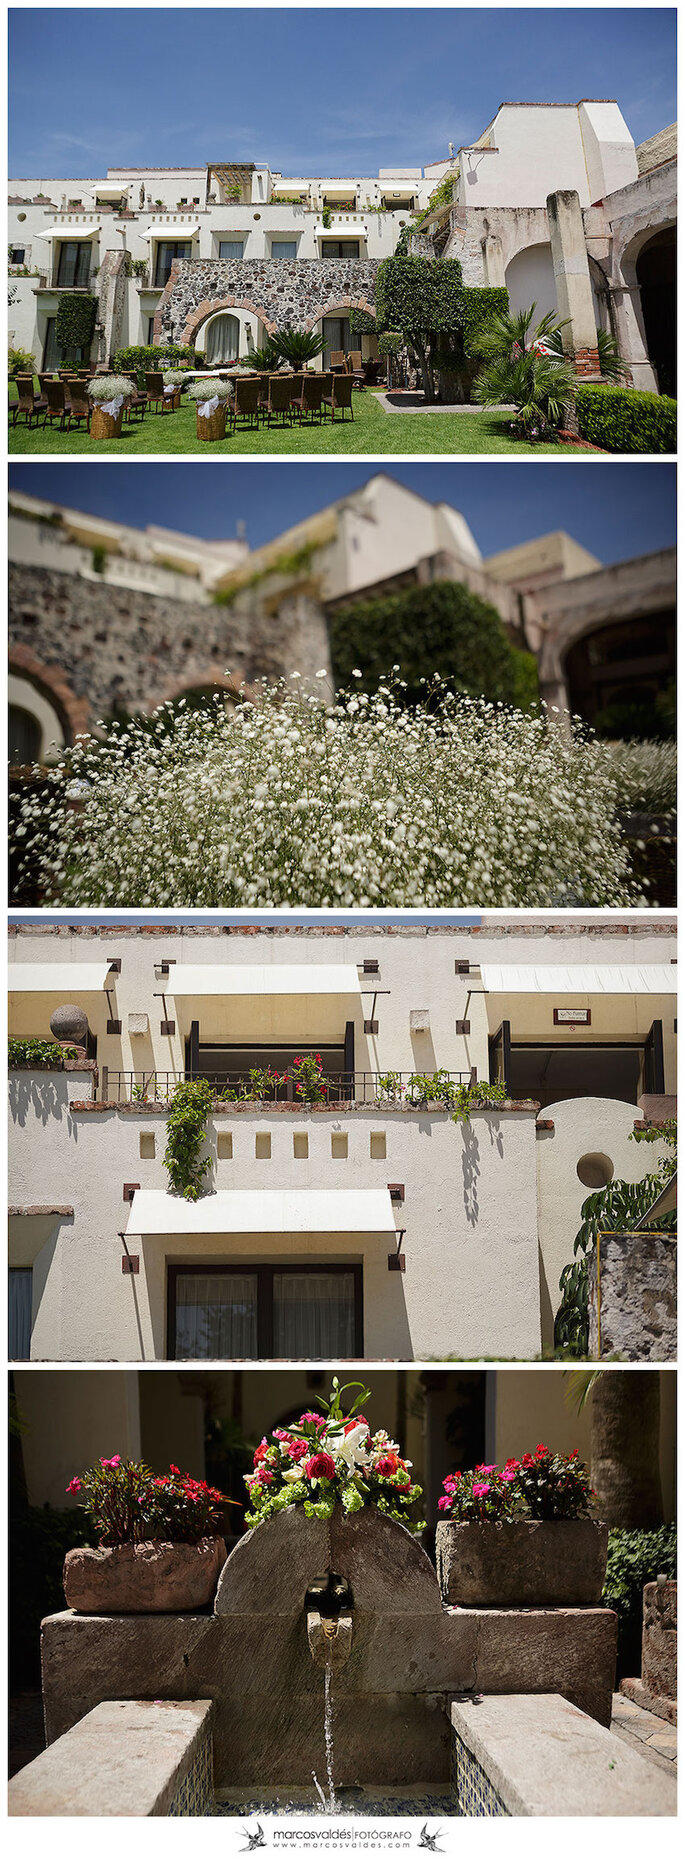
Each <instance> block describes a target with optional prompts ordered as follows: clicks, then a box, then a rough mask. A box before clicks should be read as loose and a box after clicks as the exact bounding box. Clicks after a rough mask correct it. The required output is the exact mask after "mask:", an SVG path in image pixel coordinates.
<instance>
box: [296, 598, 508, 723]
mask: <svg viewBox="0 0 685 1860" xmlns="http://www.w3.org/2000/svg"><path fill="white" fill-rule="evenodd" d="M329 633H330V642H331V657H332V662H333V674H334V678H335V681H336V684H337V685H339V686H342V687H344V688H347V687H348V686H350V685H353V686H354V689H355V690H357V689H361V690H365V691H375V690H376V689H377V687H378V685H379V683H383V682H384V680H385V678H386V677H387V672H388V667H389V666H390V665H399V667H400V676H401V677H402V678H403V679H405V680H406V683H407V694H406V695H407V702H408V703H417V702H418V700H419V699H420V698H421V697H425V685H422V684H421V679H422V678H426V677H427V678H429V679H430V678H431V677H432V674H433V673H434V672H440V673H441V675H442V676H443V677H444V678H445V679H447V680H448V681H449V682H450V683H451V685H452V688H453V689H455V690H460V691H465V692H467V693H468V694H469V696H471V697H481V696H484V697H487V698H489V699H490V700H491V701H492V702H497V701H498V700H501V701H502V702H503V703H507V704H514V705H517V706H521V707H526V706H527V705H529V704H530V703H531V702H533V701H534V700H535V698H536V697H537V667H536V662H535V659H534V657H533V654H532V653H526V652H522V651H521V650H518V649H516V648H514V647H512V646H510V644H509V641H508V639H507V635H506V633H505V630H504V627H503V625H502V622H501V620H500V617H499V614H498V613H497V611H496V609H495V608H494V607H491V606H490V605H489V603H488V602H487V601H483V600H481V598H480V595H478V594H472V593H471V591H470V589H468V588H466V587H464V586H463V584H462V583H461V582H458V581H435V582H433V583H432V584H431V586H430V587H427V588H410V589H408V590H407V591H406V593H402V594H388V595H383V596H380V597H378V598H377V599H375V600H370V601H355V602H352V603H351V604H350V605H349V606H346V607H344V608H340V609H338V611H337V612H335V613H334V614H332V615H331V616H330V620H329ZM355 668H357V669H360V670H361V672H362V677H361V679H353V677H352V673H353V671H354V669H355Z"/></svg>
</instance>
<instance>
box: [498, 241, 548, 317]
mask: <svg viewBox="0 0 685 1860" xmlns="http://www.w3.org/2000/svg"><path fill="white" fill-rule="evenodd" d="M504 282H505V284H506V287H507V290H508V292H509V308H510V310H511V312H512V315H514V316H515V315H516V313H517V311H519V310H529V309H530V306H531V304H535V322H536V323H539V322H540V320H541V318H542V317H543V316H547V314H548V312H549V311H551V312H552V315H553V316H556V315H557V314H558V311H557V291H556V284H555V280H554V265H553V263H552V247H551V245H549V244H542V243H541V244H540V245H527V246H526V247H525V249H524V251H522V252H516V253H515V254H514V257H513V258H511V259H510V260H509V264H508V265H507V268H506V271H505V273H504Z"/></svg>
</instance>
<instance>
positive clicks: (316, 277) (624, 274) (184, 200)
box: [8, 99, 676, 392]
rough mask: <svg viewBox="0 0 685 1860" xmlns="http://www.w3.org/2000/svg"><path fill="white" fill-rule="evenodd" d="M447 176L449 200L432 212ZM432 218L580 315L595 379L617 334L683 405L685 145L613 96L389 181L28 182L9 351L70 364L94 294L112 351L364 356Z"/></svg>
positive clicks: (634, 375)
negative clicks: (277, 341) (606, 345)
mask: <svg viewBox="0 0 685 1860" xmlns="http://www.w3.org/2000/svg"><path fill="white" fill-rule="evenodd" d="M448 172H449V173H451V174H452V176H453V188H452V198H451V200H450V199H448V200H447V201H443V200H438V201H437V202H435V201H432V198H431V197H432V196H433V195H434V193H435V190H436V188H437V186H438V184H439V183H440V182H441V181H442V180H443V179H444V177H445V175H446V174H447V173H448ZM550 201H552V202H553V203H556V204H553V205H552V206H550ZM429 208H430V214H429V218H428V220H427V221H426V222H425V224H424V226H423V227H422V231H425V232H427V233H428V234H429V236H430V237H432V238H433V239H434V240H435V242H436V249H438V250H441V251H443V252H444V254H445V255H446V256H448V257H455V258H459V259H460V260H461V263H462V266H463V273H464V278H465V281H466V282H467V283H468V284H476V285H482V284H491V285H493V284H496V285H502V284H505V285H506V287H507V290H508V291H509V297H510V302H511V303H512V305H513V306H514V308H521V307H526V306H528V305H529V304H530V303H532V302H535V303H536V304H537V308H538V310H539V312H540V314H542V313H543V312H544V311H546V310H549V309H551V310H555V311H557V312H559V313H560V314H561V315H563V316H567V317H569V318H570V324H569V330H568V332H567V341H568V346H569V349H570V351H571V352H572V353H573V355H574V357H575V360H576V364H577V367H578V371H579V373H590V374H592V373H593V372H594V371H595V370H596V365H597V337H596V329H597V326H598V325H600V326H602V327H604V328H606V329H608V330H612V331H613V332H614V333H615V335H616V336H617V338H618V341H619V344H620V347H621V351H622V354H623V356H624V358H625V360H626V362H627V363H628V365H629V368H630V376H631V379H632V382H633V385H634V386H635V387H638V388H643V389H649V390H654V389H656V388H659V389H660V391H661V392H674V389H675V222H676V161H675V130H674V128H672V127H671V128H668V129H664V130H663V131H661V132H660V133H659V134H658V135H656V136H652V137H651V138H650V139H649V141H648V142H645V143H643V144H641V145H639V146H638V147H636V146H635V144H634V142H633V139H632V136H631V134H630V131H629V129H628V127H627V124H626V122H625V120H624V118H623V116H622V114H621V110H620V108H619V105H618V104H617V103H616V102H614V101H611V100H606V99H599V100H597V99H584V100H582V101H580V102H578V103H569V104H564V103H559V104H536V103H515V102H511V103H509V102H507V103H503V104H501V105H500V107H499V109H498V110H497V112H496V114H495V116H494V117H493V119H492V122H491V123H490V124H489V125H488V127H487V128H486V129H485V130H484V131H483V133H482V134H481V135H480V136H479V137H478V139H477V141H476V142H474V143H473V144H471V145H469V146H467V147H462V148H460V149H458V151H457V153H456V154H454V155H453V156H451V157H450V159H449V160H442V161H437V162H435V161H434V162H429V163H427V164H425V165H424V166H423V167H422V168H404V167H398V168H396V169H394V170H392V171H391V170H385V169H381V170H380V171H379V173H378V174H377V175H374V176H362V175H356V176H317V177H315V178H313V177H310V176H302V175H294V176H293V175H290V176H286V175H282V174H280V173H277V172H275V171H272V169H271V168H270V167H269V166H268V165H267V164H261V163H259V164H254V163H249V162H248V163H237V162H224V163H210V164H208V165H207V166H206V167H201V168H200V167H198V168H188V169H181V168H173V169H169V168H154V169H150V168H147V169H144V168H108V169H107V171H106V174H105V176H104V177H101V178H98V177H90V178H89V179H86V180H79V181H74V180H72V179H70V178H69V177H60V178H55V177H53V176H49V177H46V176H44V177H42V178H36V177H31V178H19V179H14V180H12V181H11V182H10V184H9V229H8V230H9V239H10V274H11V276H10V314H9V326H10V341H11V342H15V343H16V344H20V345H22V346H24V347H26V348H28V349H31V350H32V352H33V353H34V355H35V358H36V363H37V365H38V366H39V367H45V368H49V367H53V366H55V365H56V364H57V363H58V361H59V353H58V351H57V346H56V341H55V333H54V327H55V317H56V313H57V305H58V300H59V296H60V295H61V293H62V292H64V291H73V290H77V291H78V290H81V291H85V290H91V291H94V292H96V293H97V296H98V325H97V334H96V337H95V339H94V345H93V353H94V354H95V355H96V356H97V355H100V356H102V357H109V356H110V355H111V354H112V352H113V351H114V350H116V349H117V348H119V347H120V346H122V345H125V344H128V343H146V342H150V341H152V340H157V339H159V338H160V337H161V336H162V335H163V336H164V337H165V338H173V339H175V340H177V341H183V342H191V343H194V344H195V346H196V348H197V349H198V350H199V352H200V353H201V354H202V355H204V356H205V357H206V359H207V360H208V361H210V362H217V361H218V360H227V359H229V358H230V357H231V356H235V355H237V354H242V353H245V352H246V351H247V350H248V349H249V348H250V346H253V345H258V344H259V343H260V342H261V341H262V340H263V339H264V336H265V333H267V332H268V331H269V330H270V329H273V328H274V327H276V326H277V323H278V321H279V319H280V320H281V321H282V320H283V317H284V315H285V320H287V321H290V322H291V323H293V324H294V325H295V326H303V325H306V327H308V328H317V329H320V330H321V331H322V333H323V337H324V341H325V344H326V350H325V357H324V359H325V358H326V357H327V356H328V355H329V354H330V351H331V350H332V349H338V348H345V349H348V348H350V347H357V346H358V344H359V338H358V337H354V336H353V335H352V334H351V332H350V327H349V310H350V306H351V305H353V304H356V305H358V306H360V307H367V308H369V309H370V310H371V311H372V310H373V304H374V277H375V269H376V265H377V263H378V261H379V260H381V259H383V258H386V257H389V256H391V255H392V253H393V252H394V251H395V248H396V245H397V240H398V236H399V234H400V231H401V230H402V228H403V227H404V226H406V225H408V224H410V223H411V222H412V220H414V219H415V218H416V216H417V214H418V213H421V212H425V211H426V210H427V209H429ZM277 267H280V269H277ZM371 340H372V339H371V338H369V337H365V338H364V342H363V345H362V346H363V347H365V348H367V347H368V344H369V342H370V341H371Z"/></svg>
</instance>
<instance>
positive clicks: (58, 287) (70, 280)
mask: <svg viewBox="0 0 685 1860" xmlns="http://www.w3.org/2000/svg"><path fill="white" fill-rule="evenodd" d="M97 275H98V274H97V271H89V272H86V273H85V274H84V275H83V276H79V275H78V274H77V275H76V276H70V275H69V274H67V276H66V277H60V273H59V267H58V266H55V267H54V269H53V272H52V275H51V278H50V284H49V289H50V290H53V291H92V289H93V286H94V284H95V281H96V278H97Z"/></svg>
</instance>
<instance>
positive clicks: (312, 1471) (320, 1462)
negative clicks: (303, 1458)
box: [304, 1453, 335, 1479]
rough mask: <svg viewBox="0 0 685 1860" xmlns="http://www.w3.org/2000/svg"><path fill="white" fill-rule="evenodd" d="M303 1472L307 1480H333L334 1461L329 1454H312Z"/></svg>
mask: <svg viewBox="0 0 685 1860" xmlns="http://www.w3.org/2000/svg"><path fill="white" fill-rule="evenodd" d="M304 1470H305V1472H306V1474H307V1478H308V1479H334V1478H335V1460H334V1459H333V1458H332V1456H331V1454H330V1453H313V1454H312V1457H311V1459H310V1460H307V1464H306V1466H305V1469H304Z"/></svg>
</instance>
